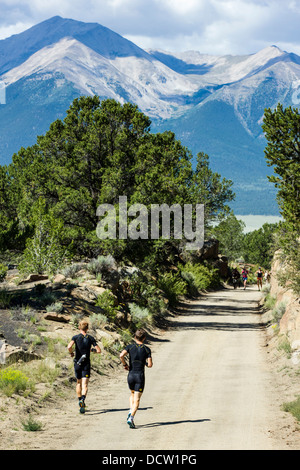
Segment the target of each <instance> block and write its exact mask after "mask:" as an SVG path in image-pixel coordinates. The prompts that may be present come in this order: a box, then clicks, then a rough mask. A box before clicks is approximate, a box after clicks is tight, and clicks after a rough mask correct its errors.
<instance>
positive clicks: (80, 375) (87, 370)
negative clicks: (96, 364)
mask: <svg viewBox="0 0 300 470" xmlns="http://www.w3.org/2000/svg"><path fill="white" fill-rule="evenodd" d="M74 370H75V377H76V379H78V380H80V379H85V378H86V379H89V378H90V374H91V365H90V363H88V364H76V363H75V364H74Z"/></svg>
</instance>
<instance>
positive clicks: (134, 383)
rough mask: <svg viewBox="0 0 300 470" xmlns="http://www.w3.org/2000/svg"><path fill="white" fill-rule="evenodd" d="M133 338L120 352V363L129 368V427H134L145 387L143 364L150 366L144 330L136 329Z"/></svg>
mask: <svg viewBox="0 0 300 470" xmlns="http://www.w3.org/2000/svg"><path fill="white" fill-rule="evenodd" d="M134 339H135V342H134V343H132V344H129V345H128V346H126V348H125V349H124V350H123V351H122V352H121V354H120V359H121V362H122V364H123V365H124V367H125V369H126V370H129V373H128V377H127V382H128V386H129V389H130V391H131V395H130V399H129V402H130V410H129V413H128V416H127V423H128V424H129V427H131V428H134V427H135V425H134V421H133V418H134V416H135V414H136V412H137V410H138V407H139V404H140V399H141V396H142V393H143V391H144V387H145V366H147V367H152V357H151V350H150V348H148V347H147V346H145V345H144V341H145V339H146V332H145V331H144V330H137V331H136V332H135V337H134ZM127 354H129V367H128V365H127V364H126V362H125V356H126V355H127Z"/></svg>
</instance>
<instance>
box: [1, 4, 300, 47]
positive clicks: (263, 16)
mask: <svg viewBox="0 0 300 470" xmlns="http://www.w3.org/2000/svg"><path fill="white" fill-rule="evenodd" d="M56 15H59V16H62V17H64V18H73V19H75V20H81V21H86V22H97V23H100V24H102V25H104V26H106V27H108V28H110V29H112V30H113V31H115V32H117V33H119V34H121V35H122V36H124V37H126V38H128V39H130V40H132V41H133V42H135V43H136V44H137V45H139V46H140V47H142V48H144V49H148V48H152V49H164V50H169V51H184V50H198V51H200V52H201V53H207V54H218V55H224V54H233V55H238V54H251V53H255V52H257V51H259V50H260V49H263V48H264V47H267V46H270V45H277V46H278V47H280V48H281V49H283V50H286V51H288V52H295V53H297V54H299V55H300V27H299V25H300V1H299V0H84V1H82V0H46V1H45V0H0V39H4V38H6V37H9V36H11V35H12V34H16V33H19V32H21V31H24V30H25V29H27V28H29V27H31V26H33V25H34V24H37V23H39V22H41V21H44V20H46V19H48V18H50V17H52V16H56Z"/></svg>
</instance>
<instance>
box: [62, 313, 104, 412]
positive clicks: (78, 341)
mask: <svg viewBox="0 0 300 470" xmlns="http://www.w3.org/2000/svg"><path fill="white" fill-rule="evenodd" d="M88 328H89V324H88V323H87V322H86V321H81V322H80V323H79V334H78V335H75V336H73V338H72V339H71V341H70V343H69V344H68V350H69V353H70V354H71V356H72V357H73V356H74V352H73V346H74V345H75V359H74V370H75V377H76V379H77V384H76V394H77V397H78V402H79V411H80V413H85V398H86V395H87V391H88V383H89V378H90V373H91V362H90V353H91V351H93V352H96V353H98V354H100V353H101V349H100V347H99V346H98V345H97V343H96V340H95V338H93V336H90V335H88V334H87V331H88Z"/></svg>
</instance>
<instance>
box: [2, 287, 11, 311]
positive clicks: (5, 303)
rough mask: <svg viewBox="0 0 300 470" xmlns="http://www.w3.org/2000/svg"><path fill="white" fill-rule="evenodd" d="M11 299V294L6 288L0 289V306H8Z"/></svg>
mask: <svg viewBox="0 0 300 470" xmlns="http://www.w3.org/2000/svg"><path fill="white" fill-rule="evenodd" d="M12 299H13V294H12V293H10V292H8V291H7V290H6V289H0V308H8V307H9V306H10V304H11V301H12Z"/></svg>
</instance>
